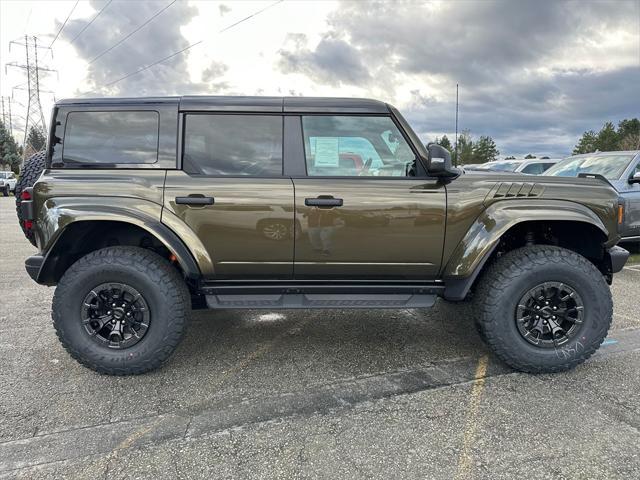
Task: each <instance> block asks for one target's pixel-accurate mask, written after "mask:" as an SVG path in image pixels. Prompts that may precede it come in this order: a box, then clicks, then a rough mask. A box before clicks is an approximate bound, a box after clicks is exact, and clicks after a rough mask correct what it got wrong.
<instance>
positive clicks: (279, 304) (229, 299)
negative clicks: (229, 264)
mask: <svg viewBox="0 0 640 480" xmlns="http://www.w3.org/2000/svg"><path fill="white" fill-rule="evenodd" d="M436 297H437V296H436V295H433V294H425V293H416V294H410V293H409V294H403V293H383V294H366V293H361V294H349V293H333V294H331V293H328V294H322V293H282V294H271V295H269V294H262V295H261V294H235V295H228V294H223V295H206V296H205V298H206V299H207V306H208V307H209V308H215V309H219V308H223V309H224V308H228V309H236V308H255V309H260V308H267V309H280V308H428V307H432V306H433V304H434V303H435V301H436Z"/></svg>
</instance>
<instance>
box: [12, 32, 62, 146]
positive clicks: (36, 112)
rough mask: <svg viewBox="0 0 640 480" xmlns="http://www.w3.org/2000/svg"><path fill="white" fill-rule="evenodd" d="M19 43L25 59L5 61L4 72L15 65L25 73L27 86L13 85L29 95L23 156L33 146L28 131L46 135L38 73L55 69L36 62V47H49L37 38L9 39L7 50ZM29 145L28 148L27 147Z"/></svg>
mask: <svg viewBox="0 0 640 480" xmlns="http://www.w3.org/2000/svg"><path fill="white" fill-rule="evenodd" d="M12 44H15V45H21V46H24V48H25V60H26V62H25V63H24V64H19V63H17V62H11V63H7V64H6V65H5V72H6V69H7V67H15V68H21V69H23V70H24V71H25V72H26V73H27V82H26V83H27V88H26V89H25V88H22V87H14V89H18V90H26V91H27V92H28V95H29V101H28V103H27V112H26V115H25V117H24V118H25V125H24V140H23V143H24V147H25V148H24V152H25V157H26V156H27V155H28V153H27V150H31V152H29V153H33V151H35V148H34V146H33V145H30V144H28V142H29V131H30V130H31V129H32V128H33V129H35V130H37V131H39V132H40V133H41V134H42V136H43V137H46V131H47V127H46V124H45V120H44V113H43V112H42V104H41V103H40V92H43V90H41V89H40V76H41V75H40V74H41V72H56V73H57V70H52V69H50V68H44V67H41V66H40V65H39V64H38V49H41V48H44V49H49V47H42V46H40V45H38V38H37V37H35V36H33V37H29V36H27V35H25V36H24V43H22V42H19V41H16V40H14V41H11V42H9V50H11V45H12ZM27 147H29V148H27Z"/></svg>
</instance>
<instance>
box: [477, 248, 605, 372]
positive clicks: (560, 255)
mask: <svg viewBox="0 0 640 480" xmlns="http://www.w3.org/2000/svg"><path fill="white" fill-rule="evenodd" d="M474 301H475V302H476V307H477V309H476V311H477V312H478V317H477V327H478V330H479V331H480V333H481V336H482V338H483V339H484V340H485V342H486V343H487V345H488V346H489V347H490V348H491V349H492V350H493V351H494V352H495V353H496V355H497V356H498V357H500V358H501V359H502V360H503V361H505V362H506V363H508V364H509V365H510V366H512V367H513V368H516V369H517V370H521V371H525V372H531V373H544V372H559V371H563V370H568V369H570V368H573V367H575V366H576V365H578V364H580V363H582V362H584V361H585V360H586V359H587V358H589V357H590V356H591V355H592V354H593V353H594V352H595V351H596V350H597V349H598V347H599V346H600V344H601V343H602V341H603V340H604V339H605V337H606V336H607V332H608V330H609V327H610V325H611V319H612V316H613V303H612V299H611V291H610V290H609V286H608V285H607V284H606V282H605V279H604V277H603V275H602V273H600V271H599V270H598V269H597V268H596V267H595V265H593V264H592V263H591V262H590V261H589V260H587V259H586V258H584V257H582V256H581V255H578V254H577V253H575V252H572V251H570V250H566V249H563V248H559V247H554V246H547V245H537V246H531V247H524V248H520V249H518V250H514V251H512V252H509V253H507V254H506V255H504V256H503V257H502V258H500V259H498V260H497V261H496V262H495V263H494V264H493V265H491V266H490V267H489V269H488V270H487V272H486V273H485V274H484V275H483V277H482V278H481V280H480V284H479V287H478V289H477V290H476V293H475V297H474Z"/></svg>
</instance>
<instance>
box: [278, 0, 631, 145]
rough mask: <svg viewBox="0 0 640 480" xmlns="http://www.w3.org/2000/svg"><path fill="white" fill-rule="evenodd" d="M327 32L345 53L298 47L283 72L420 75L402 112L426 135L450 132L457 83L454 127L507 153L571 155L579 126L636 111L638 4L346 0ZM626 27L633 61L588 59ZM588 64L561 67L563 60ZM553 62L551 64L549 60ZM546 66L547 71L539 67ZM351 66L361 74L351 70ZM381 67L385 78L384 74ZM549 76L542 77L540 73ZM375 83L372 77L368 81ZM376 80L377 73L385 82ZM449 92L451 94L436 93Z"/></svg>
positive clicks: (345, 77)
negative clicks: (612, 63)
mask: <svg viewBox="0 0 640 480" xmlns="http://www.w3.org/2000/svg"><path fill="white" fill-rule="evenodd" d="M329 25H330V29H329V31H328V32H326V33H325V35H326V37H325V38H341V39H348V41H346V40H343V42H344V43H345V45H347V47H348V48H346V49H344V50H342V52H352V55H350V56H349V59H350V63H349V65H357V66H358V68H357V69H356V68H351V69H345V68H344V64H345V62H344V60H343V58H341V57H339V56H335V55H324V52H325V51H326V50H327V49H326V46H325V45H323V42H324V40H323V41H322V42H321V43H320V44H318V46H317V47H316V48H315V49H309V48H308V46H307V45H294V47H293V48H291V47H289V48H287V49H283V50H282V51H281V52H280V59H279V62H278V66H279V68H280V69H281V70H282V71H284V72H292V71H297V72H301V73H305V74H306V75H308V76H309V77H310V78H312V79H313V80H315V81H316V82H318V83H329V84H332V85H340V84H350V85H363V84H365V85H367V84H369V85H375V86H378V87H380V86H382V87H384V91H387V92H389V96H394V95H395V94H396V93H397V88H398V85H400V84H401V81H400V77H401V76H402V74H415V75H419V76H421V77H422V78H424V79H425V87H424V92H430V91H433V90H434V89H435V91H437V92H438V93H439V97H440V98H441V100H439V101H438V100H437V99H436V98H435V97H434V96H433V95H431V96H428V95H425V93H423V91H422V89H421V90H418V91H415V92H413V100H414V101H413V102H412V105H411V107H410V108H409V109H408V112H407V117H409V118H410V119H411V120H412V123H413V124H414V125H416V127H417V128H416V129H417V130H419V131H420V132H421V134H422V135H423V137H424V138H425V140H427V139H432V138H433V136H435V135H441V134H442V133H445V132H446V133H450V132H452V131H453V126H454V114H455V105H454V103H453V102H454V101H455V84H456V83H458V82H459V83H460V84H461V97H460V98H461V116H460V120H461V122H460V125H461V128H468V129H470V130H471V131H472V133H475V135H480V134H488V135H491V136H493V137H494V138H495V139H496V141H497V142H498V144H499V146H500V147H501V149H502V151H503V152H506V153H515V154H521V153H527V152H528V151H530V150H534V149H536V148H540V149H544V150H545V152H544V153H548V154H552V155H559V154H564V153H568V152H570V150H571V147H572V146H573V144H574V143H575V142H576V141H577V137H578V135H580V134H581V133H582V132H583V131H584V130H587V129H591V128H595V129H597V128H599V127H600V126H601V125H602V123H604V121H606V120H613V121H618V120H620V119H622V118H625V117H632V116H638V114H639V113H640V95H639V93H640V91H639V90H638V87H637V85H639V84H640V2H638V1H637V0H629V1H620V2H616V3H615V6H614V4H613V3H612V2H560V1H558V2H550V1H528V2H525V1H517V2H516V1H482V2H478V1H475V2H470V1H455V2H446V3H443V4H441V5H440V7H439V8H433V5H429V4H417V3H415V2H403V3H397V2H394V3H391V2H380V3H369V2H343V3H342V4H341V5H340V7H339V8H337V9H336V10H335V11H334V12H333V13H332V14H331V15H330V17H329ZM611 31H622V32H625V33H626V34H627V35H629V36H630V37H631V38H632V39H633V38H635V42H633V40H632V41H630V42H629V43H628V48H627V50H626V51H623V52H619V51H617V50H614V49H611V52H606V53H607V54H609V55H608V56H607V58H605V60H609V59H616V58H621V57H619V55H627V57H625V58H628V56H629V52H631V53H632V55H634V57H635V58H637V59H638V60H637V62H636V63H635V64H631V65H627V66H626V67H624V68H618V69H613V70H611V69H609V70H603V69H601V68H600V67H601V65H598V63H597V62H598V61H599V60H602V59H597V58H595V57H594V58H591V54H592V52H591V50H593V49H594V48H593V47H592V46H595V47H597V46H598V44H599V42H601V41H602V40H603V38H604V34H606V33H610V32H611ZM576 56H579V58H580V59H582V60H585V62H583V63H585V64H586V65H588V66H589V68H582V69H581V70H576V69H573V70H571V69H564V70H562V69H558V67H557V65H558V64H559V62H560V59H563V58H565V59H566V58H569V59H570V60H573V59H574V58H575V57H576ZM549 65H554V67H553V68H551V69H550V68H549ZM545 70H546V71H545ZM355 72H357V73H355ZM381 72H383V74H381ZM542 72H544V73H542ZM371 79H375V80H373V81H372V80H371ZM381 79H383V81H381ZM447 89H448V91H449V93H450V98H451V100H445V101H443V100H442V92H444V91H445V90H447Z"/></svg>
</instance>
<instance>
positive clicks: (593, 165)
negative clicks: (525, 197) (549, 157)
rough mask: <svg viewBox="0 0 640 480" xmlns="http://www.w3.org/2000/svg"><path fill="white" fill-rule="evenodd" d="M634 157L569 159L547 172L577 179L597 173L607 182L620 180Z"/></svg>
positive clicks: (600, 156) (546, 173) (605, 156)
mask: <svg viewBox="0 0 640 480" xmlns="http://www.w3.org/2000/svg"><path fill="white" fill-rule="evenodd" d="M632 159H633V155H591V156H586V157H569V158H565V159H564V160H562V161H561V162H558V163H556V164H555V165H554V166H553V167H551V168H550V169H549V170H547V171H546V172H545V175H553V176H555V177H577V176H578V175H579V174H580V173H597V174H599V175H602V176H603V177H605V178H606V179H607V180H619V179H620V176H621V175H622V174H623V172H624V171H625V169H626V168H627V167H628V166H629V162H631V160H632Z"/></svg>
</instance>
